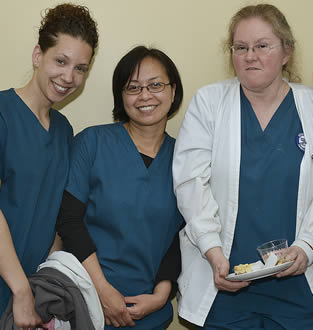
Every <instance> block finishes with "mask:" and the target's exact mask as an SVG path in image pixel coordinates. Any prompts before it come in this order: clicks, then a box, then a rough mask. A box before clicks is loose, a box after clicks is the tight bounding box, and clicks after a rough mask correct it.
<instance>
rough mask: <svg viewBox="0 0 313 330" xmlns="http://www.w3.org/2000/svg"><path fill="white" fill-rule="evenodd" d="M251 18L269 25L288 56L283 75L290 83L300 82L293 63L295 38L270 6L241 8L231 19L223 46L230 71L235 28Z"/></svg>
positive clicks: (275, 9) (277, 12)
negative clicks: (228, 60)
mask: <svg viewBox="0 0 313 330" xmlns="http://www.w3.org/2000/svg"><path fill="white" fill-rule="evenodd" d="M251 17H259V18H260V19H262V20H263V21H264V22H266V23H268V24H270V25H271V27H272V30H273V33H274V34H275V35H276V36H277V37H278V38H279V39H280V41H281V43H282V46H283V47H284V49H285V50H286V51H287V52H288V53H289V54H290V56H289V60H288V62H287V63H286V64H285V65H284V66H283V68H282V70H283V72H282V73H283V75H284V76H285V77H286V78H287V79H288V80H289V81H291V82H300V81H301V78H300V77H299V74H298V72H297V68H296V63H295V50H296V48H295V44H296V41H295V38H294V36H293V34H292V31H291V28H290V26H289V24H288V22H287V19H286V17H285V16H284V14H283V13H282V12H281V11H280V10H279V9H278V8H277V7H275V6H273V5H270V4H258V5H255V6H253V5H252V6H246V7H243V8H241V9H240V10H239V11H238V12H237V13H236V14H235V15H234V16H233V17H232V19H231V21H230V24H229V28H228V38H227V40H226V41H225V44H224V48H225V51H227V52H229V55H230V62H229V64H230V68H231V70H232V71H234V68H233V65H232V54H231V51H230V48H231V46H232V45H233V38H234V33H235V30H236V27H237V25H238V24H239V23H240V22H241V21H242V20H245V19H249V18H251Z"/></svg>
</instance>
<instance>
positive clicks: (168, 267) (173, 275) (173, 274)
mask: <svg viewBox="0 0 313 330" xmlns="http://www.w3.org/2000/svg"><path fill="white" fill-rule="evenodd" d="M180 272H181V255H180V247H179V233H176V235H175V237H174V240H173V242H172V244H171V246H170V247H169V249H168V250H167V252H166V254H165V255H164V257H163V259H162V262H161V264H160V267H159V271H158V273H157V276H156V279H155V285H157V284H158V283H159V282H161V281H165V280H168V281H171V282H172V291H171V294H170V297H171V298H172V297H174V296H175V294H176V291H177V287H178V285H177V278H178V276H179V274H180Z"/></svg>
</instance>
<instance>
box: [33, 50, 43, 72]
mask: <svg viewBox="0 0 313 330" xmlns="http://www.w3.org/2000/svg"><path fill="white" fill-rule="evenodd" d="M41 57H42V51H41V48H40V46H39V45H36V46H35V48H34V50H33V54H32V61H33V66H34V68H38V67H39V64H40V60H41Z"/></svg>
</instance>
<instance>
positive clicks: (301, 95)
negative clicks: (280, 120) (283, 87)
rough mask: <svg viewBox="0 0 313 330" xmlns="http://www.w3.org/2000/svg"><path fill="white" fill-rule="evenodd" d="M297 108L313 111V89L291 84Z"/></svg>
mask: <svg viewBox="0 0 313 330" xmlns="http://www.w3.org/2000/svg"><path fill="white" fill-rule="evenodd" d="M289 86H290V87H291V89H292V92H293V95H294V98H295V102H296V105H297V107H299V106H300V107H302V108H303V109H304V110H305V109H310V112H311V109H312V106H313V88H311V87H309V86H305V85H302V84H295V83H290V84H289Z"/></svg>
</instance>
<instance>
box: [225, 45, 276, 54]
mask: <svg viewBox="0 0 313 330" xmlns="http://www.w3.org/2000/svg"><path fill="white" fill-rule="evenodd" d="M279 46H281V44H277V45H272V46H270V45H268V44H266V43H261V44H256V45H254V46H252V47H249V46H245V45H233V46H231V47H230V49H231V50H232V52H233V54H234V55H238V56H240V55H245V54H247V53H248V52H249V49H252V51H253V52H254V53H255V54H256V55H259V56H262V55H266V54H268V53H269V51H270V50H271V49H273V48H276V47H279Z"/></svg>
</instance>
